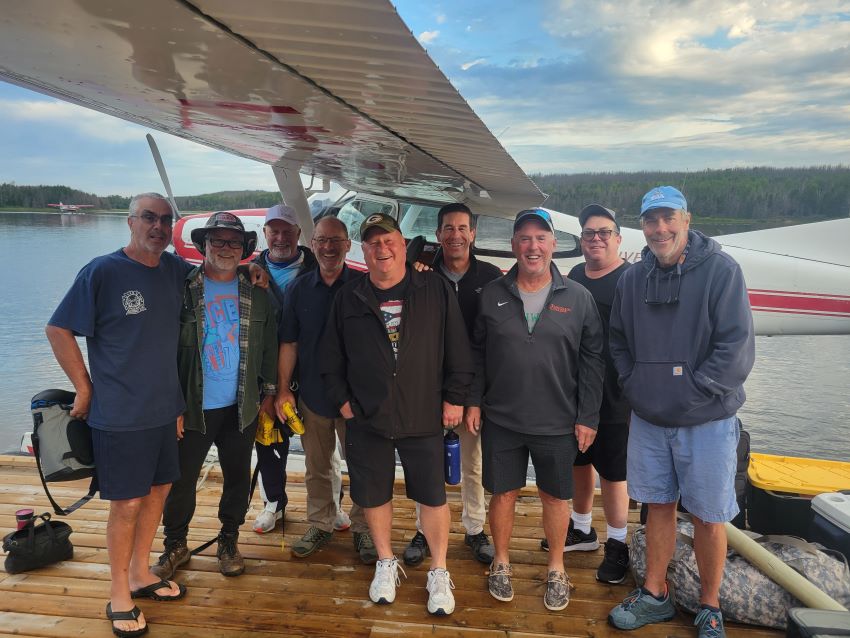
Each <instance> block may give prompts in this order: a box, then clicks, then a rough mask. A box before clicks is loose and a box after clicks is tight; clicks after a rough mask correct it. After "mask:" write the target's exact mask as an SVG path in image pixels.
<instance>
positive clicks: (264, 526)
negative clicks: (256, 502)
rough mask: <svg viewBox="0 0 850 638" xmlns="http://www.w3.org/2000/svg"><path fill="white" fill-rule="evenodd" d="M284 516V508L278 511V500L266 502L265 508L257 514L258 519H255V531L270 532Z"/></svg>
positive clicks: (259, 532) (258, 532)
mask: <svg viewBox="0 0 850 638" xmlns="http://www.w3.org/2000/svg"><path fill="white" fill-rule="evenodd" d="M282 518H283V510H281V511H279V512H278V511H277V501H272V502H270V503H266V506H265V507H264V508H263V511H262V512H260V513H259V515H258V516H257V520H256V521H254V531H255V532H257V534H265V533H266V532H270V531H272V530H273V529H274V526H275V525H276V524H277V522H278V521H279V520H280V519H282Z"/></svg>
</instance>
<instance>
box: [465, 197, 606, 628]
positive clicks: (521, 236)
mask: <svg viewBox="0 0 850 638" xmlns="http://www.w3.org/2000/svg"><path fill="white" fill-rule="evenodd" d="M511 248H512V249H513V252H514V256H515V257H516V260H517V263H516V264H515V265H514V266H513V267H512V268H511V269H510V270H509V271H508V273H507V274H506V275H505V276H504V277H501V278H499V279H496V280H495V281H492V282H490V283H489V284H487V285H486V286H485V287H484V290H482V291H481V302H480V305H479V311H478V316H477V317H476V319H475V328H474V330H473V337H472V346H473V351H474V353H475V359H476V374H475V382H474V384H473V387H472V391H471V392H470V397H469V398H468V400H467V405H468V406H470V407H467V409H466V416H465V419H466V427H467V428H468V429H469V431H470V432H471V433H473V434H477V433H478V431H479V429H480V431H481V436H482V440H481V449H482V457H483V465H484V467H483V483H484V487H485V489H487V491H489V492H491V493H492V494H493V497H492V498H491V499H490V532H491V533H492V535H493V545H494V548H495V551H494V558H493V562H492V564H491V566H490V574H489V577H488V581H487V585H488V589H489V591H490V595H491V596H493V597H494V598H495V599H496V600H501V601H504V602H508V601H510V600H513V597H514V590H513V584H512V580H511V577H512V569H511V564H510V557H509V551H508V549H509V545H510V540H511V531H512V529H513V523H514V509H515V505H516V500H517V497H518V496H519V491H520V489H521V488H523V487H525V484H526V473H527V471H528V460H529V457H530V458H531V462H532V464H533V465H534V473H535V481H536V483H537V492H538V494H539V495H540V501H541V504H542V506H543V529H544V532H545V534H546V538H547V540H548V542H549V545H550V546H551V547H556V548H560V547H563V546H564V543H565V542H566V538H567V525H568V521H569V518H570V504H569V499H571V498H572V496H573V485H572V473H571V472H570V470H569V468H572V466H573V461H574V460H575V458H576V453H577V452H585V451H586V450H587V449H588V447H590V444H591V443H593V439H594V437H595V436H596V427H597V422H598V420H599V404H600V402H601V400H602V374H603V371H604V363H603V361H602V322H601V321H600V320H599V312H598V311H597V310H596V304H594V303H593V297H591V296H590V293H589V292H588V291H587V290H585V289H584V288H583V287H582V286H580V285H578V284H577V283H575V282H572V281H569V280H568V279H565V278H564V277H563V276H562V275H561V273H560V272H558V269H557V267H555V265H554V264H552V255H553V253H554V252H555V248H556V240H555V229H554V227H553V226H552V218H551V216H550V215H549V213H548V212H547V211H546V210H544V209H541V208H535V209H532V210H524V211H521V212H520V213H518V214H517V216H516V219H515V221H514V234H513V237H512V239H511ZM569 601H570V581H569V578H567V574H566V570H565V568H564V555H563V552H557V551H556V552H550V553H549V560H548V567H547V575H546V591H545V594H544V595H543V604H544V606H545V607H546V608H547V609H549V610H550V611H560V610H562V609H564V608H566V606H567V605H568V604H569Z"/></svg>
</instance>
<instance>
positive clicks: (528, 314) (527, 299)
mask: <svg viewBox="0 0 850 638" xmlns="http://www.w3.org/2000/svg"><path fill="white" fill-rule="evenodd" d="M517 289H518V290H519V296H520V297H521V298H522V308H523V312H524V313H525V322H526V323H527V324H528V334H531V332H532V331H533V330H534V325H535V324H536V323H537V320H538V319H539V318H540V313H541V311H542V310H543V306H544V305H545V304H546V299H547V298H548V297H549V291H550V290H552V282H551V281H550V282H549V284H548V285H547V286H543V287H542V288H541V289H540V290H538V291H537V292H525V291H523V290H522V289H521V288H517Z"/></svg>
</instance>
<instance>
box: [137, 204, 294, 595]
mask: <svg viewBox="0 0 850 638" xmlns="http://www.w3.org/2000/svg"><path fill="white" fill-rule="evenodd" d="M191 237H192V243H193V244H194V245H195V247H196V248H197V249H198V252H200V253H201V254H202V255H203V256H204V261H203V263H202V264H201V265H200V266H198V267H197V268H195V269H193V270H192V272H190V273H189V275H188V277H186V283H185V286H184V290H183V307H182V311H181V315H180V340H179V346H180V347H179V351H178V359H177V369H178V373H179V376H180V384H181V386H182V389H183V395H184V397H185V398H186V411H185V413H184V414H182V415H181V416H179V417H178V418H177V436H178V438H179V439H180V443H179V446H178V448H179V459H180V479H179V480H178V481H176V482H175V483H174V485H173V486H172V488H171V493H170V494H169V495H168V499H167V500H166V502H165V510H164V512H163V526H164V527H165V551H164V552H163V553H162V555H161V556H160V558H159V561H158V563H157V564H156V565H154V566H153V567H152V568H151V572H153V573H154V574H155V575H156V576H159V577H160V578H162V579H166V578H171V577H172V576H173V574H174V571H175V570H176V569H177V568H178V567H179V566H180V565H182V564H184V563H186V562H187V561H188V560H189V558H190V557H191V555H190V553H189V548H188V545H187V540H186V539H187V536H188V533H189V523H190V522H191V520H192V516H193V515H194V513H195V484H196V482H197V480H198V475H199V474H200V472H201V467H202V466H203V463H204V460H205V459H206V457H207V453H208V452H209V449H210V447H211V446H212V445H213V444H215V446H216V448H217V449H218V459H219V463H220V465H221V471H222V475H223V486H222V494H221V498H220V499H219V508H218V518H219V521H220V522H221V531H220V532H219V536H218V548H217V551H216V557H217V559H218V569H219V571H220V572H221V573H222V574H223V575H224V576H238V575H239V574H241V573H242V572H243V571H245V561H244V559H243V558H242V555H241V553H240V552H239V548H238V546H237V541H238V539H239V527H240V526H241V525H242V523H244V522H245V513H246V511H247V509H248V497H249V494H250V488H251V450H252V449H253V447H254V439H255V437H256V433H257V418H258V416H259V413H260V410H262V411H263V412H265V413H266V414H267V415H269V416H273V415H274V395H275V393H276V391H277V386H276V382H277V351H278V343H277V318H276V316H275V312H274V308H273V307H272V304H271V302H270V301H269V296H268V294H267V293H266V291H265V290H262V289H260V288H256V287H254V286H252V285H251V282H250V280H249V278H248V276H247V274H246V273H245V272H244V271H241V270H240V271H237V268H238V266H239V262H240V261H241V260H242V259H245V258H247V257H249V256H250V255H251V254H253V252H254V247H255V246H256V243H257V234H256V233H254V232H245V228H244V226H243V225H242V221H241V220H240V219H239V218H238V217H236V216H235V215H233V214H232V213H228V212H218V213H213V214H212V215H211V216H210V217H209V219H208V220H207V223H206V224H205V225H204V226H203V227H202V228H195V229H194V230H193V231H192V234H191ZM261 391H262V396H263V398H262V403H261V401H260V400H261V394H260V393H261Z"/></svg>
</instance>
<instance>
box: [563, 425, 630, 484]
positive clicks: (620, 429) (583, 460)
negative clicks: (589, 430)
mask: <svg viewBox="0 0 850 638" xmlns="http://www.w3.org/2000/svg"><path fill="white" fill-rule="evenodd" d="M628 447H629V424H628V423H600V424H599V429H598V430H597V431H596V438H595V439H594V440H593V445H591V446H590V447H589V448H588V449H587V451H585V452H579V453H578V456H576V462H575V464H576V465H589V464H591V463H593V467H595V468H596V471H597V472H599V476H601V477H602V478H604V479H605V480H606V481H611V482H618V481H625V480H626V451H627V449H628Z"/></svg>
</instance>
